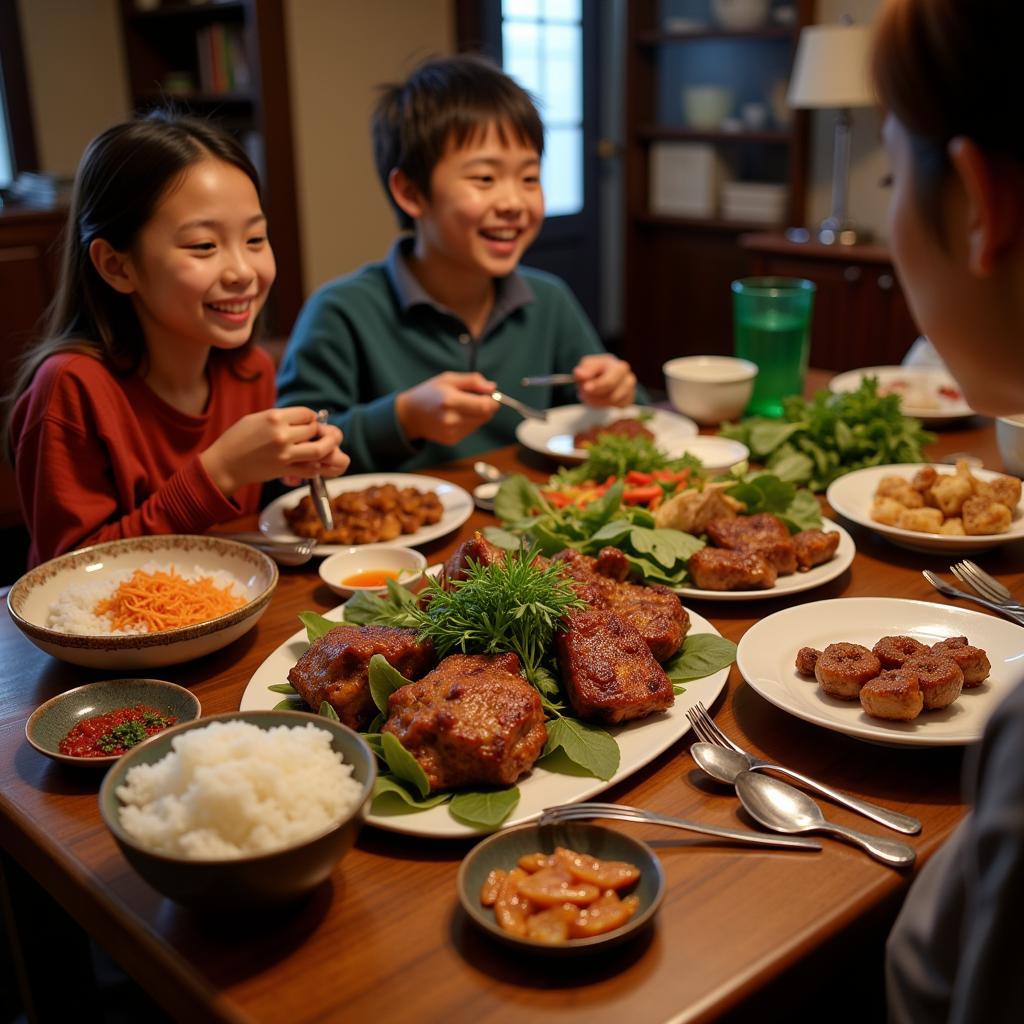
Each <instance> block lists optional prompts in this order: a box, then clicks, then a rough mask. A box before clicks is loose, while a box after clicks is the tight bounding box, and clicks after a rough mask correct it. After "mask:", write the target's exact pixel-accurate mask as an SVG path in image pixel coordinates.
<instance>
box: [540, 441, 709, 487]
mask: <svg viewBox="0 0 1024 1024" xmlns="http://www.w3.org/2000/svg"><path fill="white" fill-rule="evenodd" d="M586 451H587V457H586V459H585V460H584V461H583V462H582V463H580V465H578V466H574V467H573V468H572V469H561V470H559V472H558V473H557V475H556V476H555V478H554V480H553V481H552V482H553V483H555V484H578V483H582V482H583V481H584V480H597V481H601V480H607V479H608V477H610V476H625V475H626V472H627V471H628V470H630V469H635V470H639V471H640V472H641V473H650V472H652V471H653V470H655V469H685V468H686V467H689V468H690V469H693V470H695V471H696V472H697V473H701V471H702V470H703V465H702V464H701V461H700V459H698V458H697V457H696V456H694V455H682V456H680V457H679V458H675V459H673V458H669V457H668V456H667V455H666V454H665V453H664V452H663V451H661V449H660V448H658V447H657V446H656V445H655V444H654V442H653V441H652V440H651V439H650V438H648V437H628V436H627V435H625V434H598V436H597V438H596V440H594V441H592V442H590V443H589V444H588V445H587V447H586Z"/></svg>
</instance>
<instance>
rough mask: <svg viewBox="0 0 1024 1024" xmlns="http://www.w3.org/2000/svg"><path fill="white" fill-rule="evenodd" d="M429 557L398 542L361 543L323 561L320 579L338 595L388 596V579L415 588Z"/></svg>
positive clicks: (410, 588) (421, 577) (411, 588)
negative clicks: (399, 544) (398, 544)
mask: <svg viewBox="0 0 1024 1024" xmlns="http://www.w3.org/2000/svg"><path fill="white" fill-rule="evenodd" d="M426 567H427V560H426V559H425V558H424V557H423V555H421V554H420V553H419V552H418V551H416V550H415V549H414V548H405V547H399V546H397V545H394V544H359V545H357V546H356V547H351V548H345V550H344V551H339V552H338V553H337V554H334V555H331V556H330V558H325V559H324V560H323V562H321V563H320V579H322V580H323V581H324V583H326V584H327V586H329V587H330V588H331V590H333V591H334V592H335V593H336V594H340V595H341V596H342V597H352V595H353V594H363V593H370V594H379V595H382V596H383V595H384V594H386V593H387V590H388V581H389V580H392V581H393V582H395V583H397V584H399V586H402V587H406V588H408V589H409V590H414V589H415V588H416V586H417V585H418V584H419V582H420V581H421V580H422V579H423V570H424V569H426Z"/></svg>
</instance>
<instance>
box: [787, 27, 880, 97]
mask: <svg viewBox="0 0 1024 1024" xmlns="http://www.w3.org/2000/svg"><path fill="white" fill-rule="evenodd" d="M870 38H871V33H870V31H869V30H868V27H867V26H866V25H808V26H807V27H806V28H805V29H804V30H803V31H802V32H801V33H800V43H799V45H798V46H797V50H796V60H795V61H794V62H793V77H792V79H791V81H790V86H789V95H788V96H787V101H788V103H789V105H790V106H791V107H796V108H813V107H870V106H871V105H872V104H873V103H874V102H875V96H874V93H873V92H872V90H871V85H870V81H869V79H868V50H869V42H870Z"/></svg>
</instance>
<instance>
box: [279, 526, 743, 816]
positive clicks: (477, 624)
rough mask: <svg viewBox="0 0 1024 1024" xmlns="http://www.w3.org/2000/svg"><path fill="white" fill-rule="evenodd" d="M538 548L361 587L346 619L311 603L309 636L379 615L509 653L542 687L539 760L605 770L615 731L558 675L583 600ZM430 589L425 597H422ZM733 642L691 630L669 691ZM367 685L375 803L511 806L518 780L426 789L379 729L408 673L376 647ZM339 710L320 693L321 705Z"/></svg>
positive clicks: (444, 648) (722, 661)
mask: <svg viewBox="0 0 1024 1024" xmlns="http://www.w3.org/2000/svg"><path fill="white" fill-rule="evenodd" d="M536 553H537V549H536V548H531V549H526V548H525V547H524V546H523V545H521V544H519V545H518V547H517V548H516V550H514V551H511V552H509V554H508V555H507V557H506V560H505V564H504V565H497V564H496V565H479V564H477V563H475V562H472V561H471V562H470V563H469V567H468V577H467V578H466V579H465V580H461V581H459V582H456V583H455V584H454V585H453V586H452V589H451V590H446V589H444V588H443V587H442V586H441V585H440V584H439V583H438V582H437V581H436V580H434V579H428V581H427V589H426V591H425V592H424V591H421V592H420V593H419V594H416V595H414V594H412V593H411V592H409V591H408V590H406V589H405V588H403V587H400V586H398V585H397V584H396V583H394V581H389V583H388V593H387V596H386V597H377V596H376V595H373V594H359V595H357V596H356V597H353V598H352V599H351V600H350V601H349V602H348V603H347V604H346V605H345V623H341V624H340V623H338V622H335V621H332V620H330V619H326V618H324V617H323V616H321V615H318V614H316V613H314V612H303V613H302V614H301V615H300V616H299V617H300V619H301V620H302V622H303V624H304V625H305V626H306V632H307V635H308V637H309V641H310V643H313V642H314V641H315V640H317V639H319V638H320V637H321V636H323V635H324V634H325V633H327V632H329V631H330V630H332V629H336V628H338V627H339V625H341V626H343V625H345V624H354V625H371V624H372V625H382V626H399V627H406V628H410V629H415V630H416V632H417V637H418V639H419V640H421V641H422V640H427V639H430V640H432V641H433V643H434V647H435V650H436V651H437V656H438V658H439V659H441V658H444V657H446V656H447V655H448V654H452V653H456V652H458V653H465V654H504V653H507V652H512V653H515V654H517V655H518V656H519V659H520V662H521V663H522V666H523V673H524V675H525V676H526V678H527V679H528V680H529V682H530V683H532V684H533V686H534V687H536V689H537V691H538V693H539V694H540V698H541V704H542V706H543V708H544V713H545V717H546V722H545V724H546V726H547V731H548V741H547V744H546V745H545V747H544V750H543V751H542V753H541V756H540V758H539V759H538V761H537V764H538V765H539V766H541V767H543V768H546V769H547V770H548V771H552V772H560V773H567V774H571V775H585V776H591V777H593V778H598V779H610V778H612V776H614V774H615V773H616V771H617V770H618V768H619V747H618V744H617V743H616V740H615V737H614V736H613V735H612V734H611V733H610V732H608V731H606V730H605V729H602V728H601V727H600V726H597V725H594V724H592V723H590V722H584V721H582V720H580V719H579V718H577V717H576V716H575V714H574V713H573V711H572V709H571V707H570V706H569V705H568V702H567V701H566V699H565V695H564V694H563V692H562V689H561V685H560V684H559V682H558V678H559V676H558V665H557V658H556V654H555V645H554V637H555V631H556V629H557V628H558V624H559V621H560V620H561V618H562V616H563V615H565V614H566V613H567V612H569V611H570V610H572V609H573V608H578V607H582V606H583V603H582V602H581V601H580V599H579V598H578V597H577V596H576V594H575V591H574V590H573V589H572V586H571V584H570V582H569V581H568V580H567V579H566V578H565V577H564V576H563V575H562V574H561V573H560V572H559V570H558V567H557V565H548V566H545V567H543V568H538V567H535V566H534V565H533V564H532V562H533V559H534V556H535V555H536ZM424 596H426V597H428V598H429V600H428V601H423V600H422V598H423V597H424ZM735 655H736V646H735V644H733V643H732V642H731V641H729V640H726V639H724V638H723V637H720V636H717V635H714V634H697V635H693V636H688V637H687V638H686V639H685V641H684V643H683V646H682V649H681V650H680V651H679V653H678V654H676V655H675V656H674V657H673V658H672V659H670V660H669V661H668V662H666V663H665V664H664V665H663V668H664V669H665V672H666V673H667V675H668V677H669V679H670V680H671V682H672V685H673V690H674V692H676V693H677V694H678V693H681V692H682V691H683V689H684V688H685V684H686V683H687V682H691V681H693V680H695V679H703V678H704V677H705V676H709V675H711V674H712V673H714V672H717V671H719V670H720V669H723V668H726V667H728V666H729V665H731V664H732V662H733V661H734V660H735ZM369 682H370V693H371V695H372V697H373V701H374V704H375V706H376V708H377V710H378V715H377V717H376V718H375V719H374V721H373V722H371V723H370V725H369V727H368V729H367V731H366V732H365V733H363V737H364V739H366V740H367V742H368V743H369V744H370V746H371V747H372V749H373V750H374V752H375V753H376V754H377V757H378V759H379V760H380V762H381V771H380V773H379V774H378V777H377V784H376V789H375V791H374V805H373V806H374V808H375V809H377V810H387V811H388V812H392V813H393V812H394V811H396V810H401V811H406V812H415V811H421V810H426V809H427V808H430V807H435V806H437V805H438V804H442V803H447V804H448V809H449V813H450V814H451V815H452V817H453V818H455V819H456V820H457V821H460V822H462V823H463V824H465V825H469V826H470V827H473V828H494V827H496V826H497V825H499V824H500V823H501V822H502V821H504V820H505V818H507V817H508V815H509V814H511V813H512V811H513V810H514V809H515V807H516V805H517V803H518V802H519V789H518V787H517V786H510V787H508V788H505V789H493V788H490V789H479V790H475V791H467V790H462V791H460V792H458V793H450V792H442V793H431V792H430V785H429V782H428V780H427V776H426V774H425V772H424V771H423V768H422V767H421V766H420V764H419V762H418V761H417V760H416V758H415V757H413V755H412V754H411V753H410V752H409V751H408V750H406V749H405V748H404V747H403V746H402V744H401V742H400V741H399V740H398V739H397V738H396V737H395V736H393V735H392V734H391V733H387V732H382V731H381V726H382V725H383V724H384V720H385V717H386V715H387V708H388V697H389V695H390V694H391V693H393V692H394V691H395V690H396V689H398V688H399V687H400V686H404V685H406V684H407V683H409V682H410V680H408V679H405V678H404V677H403V676H402V675H401V674H400V673H399V672H398V671H397V670H395V669H394V668H392V667H391V665H389V664H388V663H387V661H385V660H384V658H383V657H382V656H381V655H374V657H373V658H372V659H371V660H370V666H369ZM270 689H271V690H273V691H275V692H277V693H281V694H285V695H286V696H285V700H283V701H282V702H281V703H280V704H278V705H277V707H279V708H282V707H283V708H295V707H297V706H301V698H300V696H299V695H298V693H296V691H295V690H294V689H293V688H292V687H291V686H290V685H289V684H287V683H279V684H275V685H273V686H271V687H270ZM318 710H319V713H320V714H322V715H326V716H327V717H331V718H336V717H337V716H336V714H335V712H334V709H333V708H332V707H331V706H330V705H329V704H328V703H327V702H326V701H325V702H324V703H323V704H321V706H320V708H319V709H318Z"/></svg>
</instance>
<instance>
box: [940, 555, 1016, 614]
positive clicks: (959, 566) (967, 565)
mask: <svg viewBox="0 0 1024 1024" xmlns="http://www.w3.org/2000/svg"><path fill="white" fill-rule="evenodd" d="M949 571H950V572H951V573H952V574H953V575H954V576H955V577H956V578H957V579H958V580H959V581H960V582H961V583H966V584H967V585H968V586H969V587H972V588H973V589H974V590H976V591H977V592H978V593H979V594H981V596H982V597H986V598H988V599H989V600H990V601H995V602H996V603H997V604H1001V605H1003V606H1004V607H1006V608H1009V609H1011V610H1012V611H1015V612H1021V613H1024V604H1021V603H1020V601H1018V600H1017V598H1015V597H1014V596H1013V594H1011V593H1010V591H1009V590H1007V588H1006V587H1004V586H1003V584H1002V583H1000V582H999V580H997V579H996V578H995V577H994V576H990V575H989V574H988V573H987V572H985V570H984V569H982V568H981V567H980V566H978V565H976V564H975V563H974V562H972V561H970V560H969V559H967V558H965V559H964V560H963V561H962V562H957V563H955V564H954V565H951V566H950V567H949Z"/></svg>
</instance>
